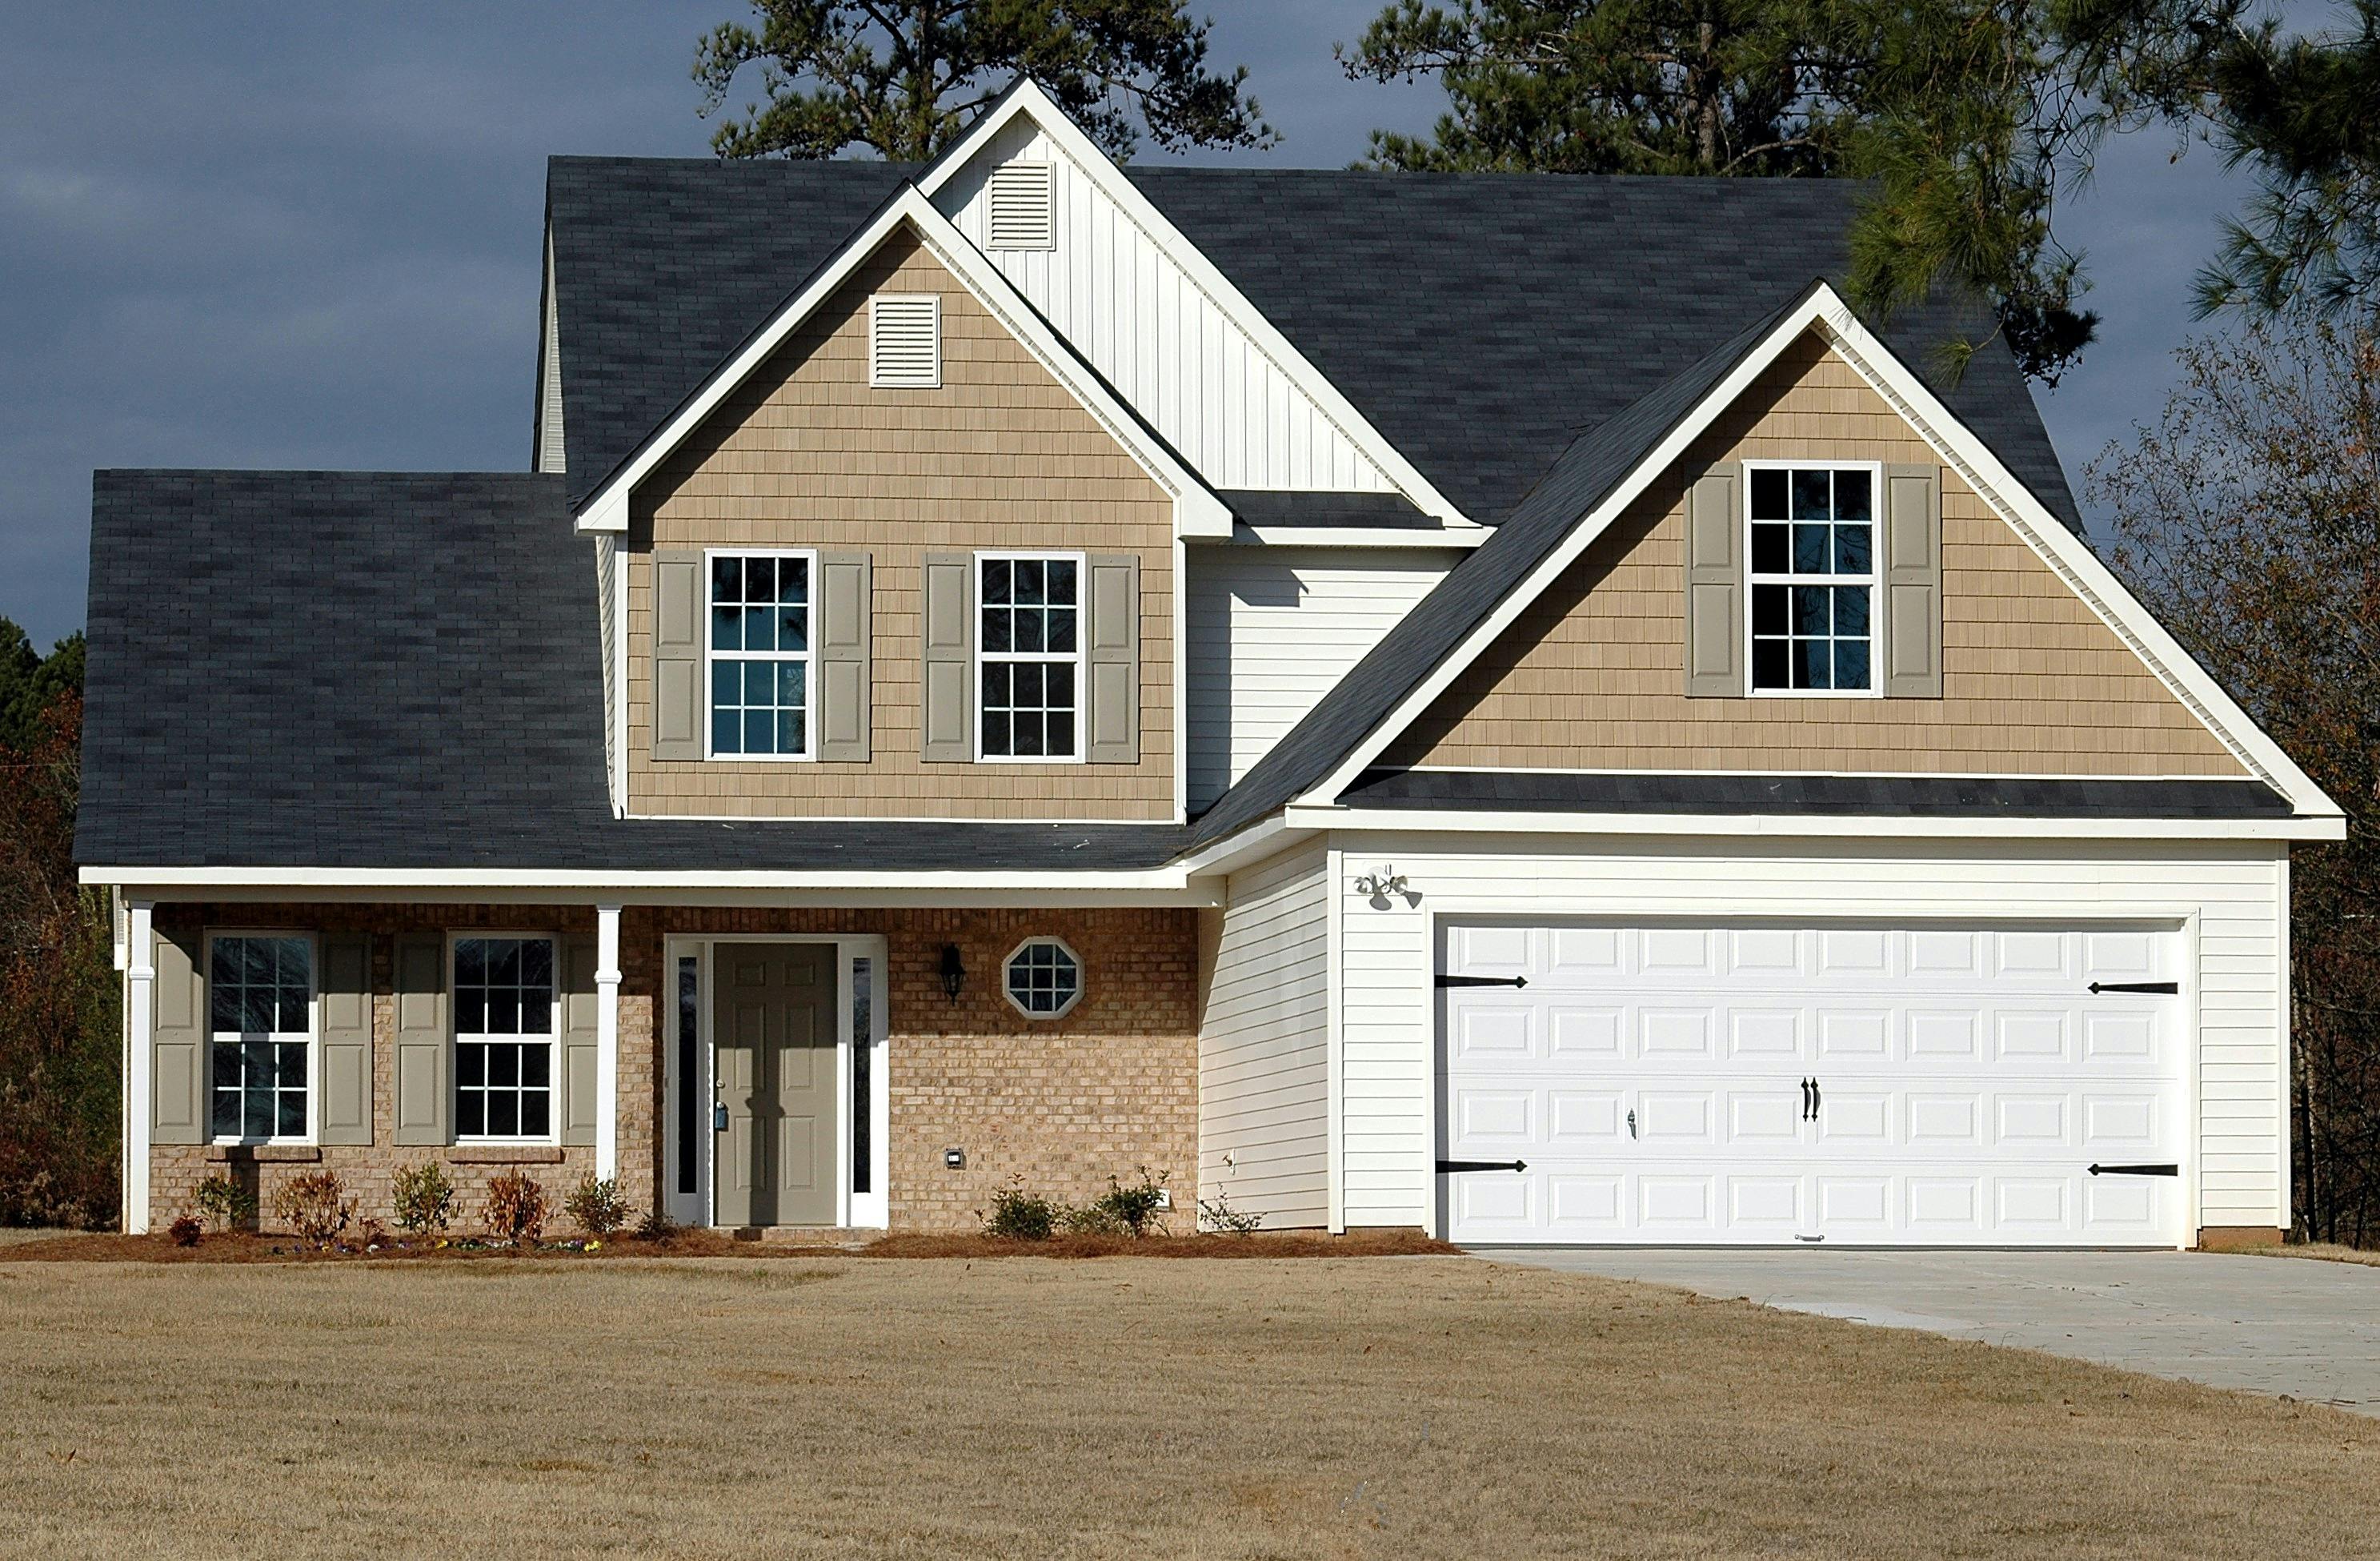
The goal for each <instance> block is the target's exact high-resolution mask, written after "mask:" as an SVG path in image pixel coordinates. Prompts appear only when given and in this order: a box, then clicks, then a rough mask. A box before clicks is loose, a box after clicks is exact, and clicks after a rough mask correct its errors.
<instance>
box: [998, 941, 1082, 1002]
mask: <svg viewBox="0 0 2380 1561" xmlns="http://www.w3.org/2000/svg"><path fill="white" fill-rule="evenodd" d="M1000 985H1001V990H1002V992H1003V993H1005V994H1007V996H1008V1001H1009V1002H1010V1003H1011V1004H1012V1005H1014V1006H1015V1008H1016V1011H1017V1012H1019V1013H1021V1014H1023V1015H1024V1016H1025V1017H1026V1018H1035V1019H1053V1018H1059V1017H1060V1016H1062V1015H1063V1014H1065V1013H1067V1012H1068V1011H1070V1010H1071V1009H1072V1008H1073V1007H1074V1006H1075V1004H1076V1003H1078V1002H1080V1001H1081V1000H1082V995H1083V961H1082V959H1081V957H1079V956H1078V955H1076V954H1075V951H1074V950H1073V949H1071V948H1069V947H1067V946H1066V945H1065V944H1064V943H1062V942H1061V941H1060V940H1058V939H1056V938H1027V939H1026V941H1025V942H1023V943H1021V944H1019V945H1016V947H1015V949H1014V950H1013V951H1012V952H1011V953H1010V954H1009V956H1008V957H1007V958H1006V959H1004V960H1002V962H1001V967H1000Z"/></svg>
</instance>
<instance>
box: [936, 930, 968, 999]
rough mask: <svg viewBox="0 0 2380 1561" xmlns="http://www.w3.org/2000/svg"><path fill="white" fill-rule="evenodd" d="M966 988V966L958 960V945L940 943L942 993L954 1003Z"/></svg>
mask: <svg viewBox="0 0 2380 1561" xmlns="http://www.w3.org/2000/svg"><path fill="white" fill-rule="evenodd" d="M965 989H966V966H965V965H964V964H962V963H961V962H960V960H959V945H956V944H954V943H946V944H944V945H942V995H943V996H945V997H948V998H949V999H950V1000H951V1001H952V1002H953V1003H955V1002H957V1001H958V1000H959V994H960V993H961V992H963V991H965Z"/></svg>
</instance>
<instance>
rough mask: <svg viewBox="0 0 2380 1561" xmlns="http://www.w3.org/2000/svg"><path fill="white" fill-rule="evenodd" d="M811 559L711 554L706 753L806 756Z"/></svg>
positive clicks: (745, 756) (751, 755)
mask: <svg viewBox="0 0 2380 1561" xmlns="http://www.w3.org/2000/svg"><path fill="white" fill-rule="evenodd" d="M809 664H810V558H809V555H807V554H785V553H776V554H724V553H714V554H712V555H710V751H711V753H712V755H713V756H715V757H722V758H724V757H736V756H740V757H744V758H769V759H803V758H807V757H808V755H809V687H810V665H809Z"/></svg>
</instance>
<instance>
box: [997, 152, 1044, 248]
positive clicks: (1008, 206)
mask: <svg viewBox="0 0 2380 1561" xmlns="http://www.w3.org/2000/svg"><path fill="white" fill-rule="evenodd" d="M1051 171H1052V170H1051V168H1050V165H1049V164H1047V163H1009V164H1005V165H1002V166H1000V167H997V168H994V169H993V170H992V171H991V182H990V188H989V189H988V190H987V191H986V197H987V198H986V205H987V206H988V208H989V215H988V216H987V218H986V221H985V226H986V229H987V235H988V238H989V239H990V247H991V248H992V249H995V250H1053V249H1056V248H1057V246H1058V225H1057V213H1056V211H1055V205H1056V199H1055V194H1054V191H1053V189H1052V180H1051V177H1050V175H1051Z"/></svg>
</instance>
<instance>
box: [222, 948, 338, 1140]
mask: <svg viewBox="0 0 2380 1561" xmlns="http://www.w3.org/2000/svg"><path fill="white" fill-rule="evenodd" d="M224 938H300V939H303V940H304V941H305V944H306V1130H305V1132H303V1133H301V1134H298V1135H297V1136H296V1137H294V1138H293V1137H290V1136H289V1135H287V1134H276V1135H274V1136H273V1137H271V1138H261V1139H260V1138H250V1137H249V1136H248V1135H247V1134H245V1133H229V1134H218V1133H216V1132H215V1131H214V1120H215V1037H216V1036H217V1035H218V1034H220V1033H222V1032H221V1031H217V1030H216V1029H215V1012H214V1006H215V944H216V943H217V942H218V941H219V940H221V939H224ZM200 956H201V957H203V958H204V959H205V960H206V966H205V970H206V994H207V1028H206V1037H207V1055H206V1080H207V1082H206V1091H205V1098H206V1113H207V1115H206V1122H207V1142H209V1143H211V1144H244V1145H247V1146H249V1147H250V1148H275V1147H280V1146H285V1145H289V1146H297V1147H300V1148H311V1147H312V1146H314V1145H315V1144H317V1143H319V1142H320V1141H321V1133H322V938H321V936H320V935H318V934H316V933H307V932H299V931H297V930H296V929H294V928H288V927H282V928H273V927H222V928H209V929H208V930H207V935H206V946H205V947H204V948H203V949H201V950H200ZM276 1017H277V1016H276ZM273 1039H274V1040H275V1041H280V1040H283V1039H285V1035H284V1032H282V1031H273Z"/></svg>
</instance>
